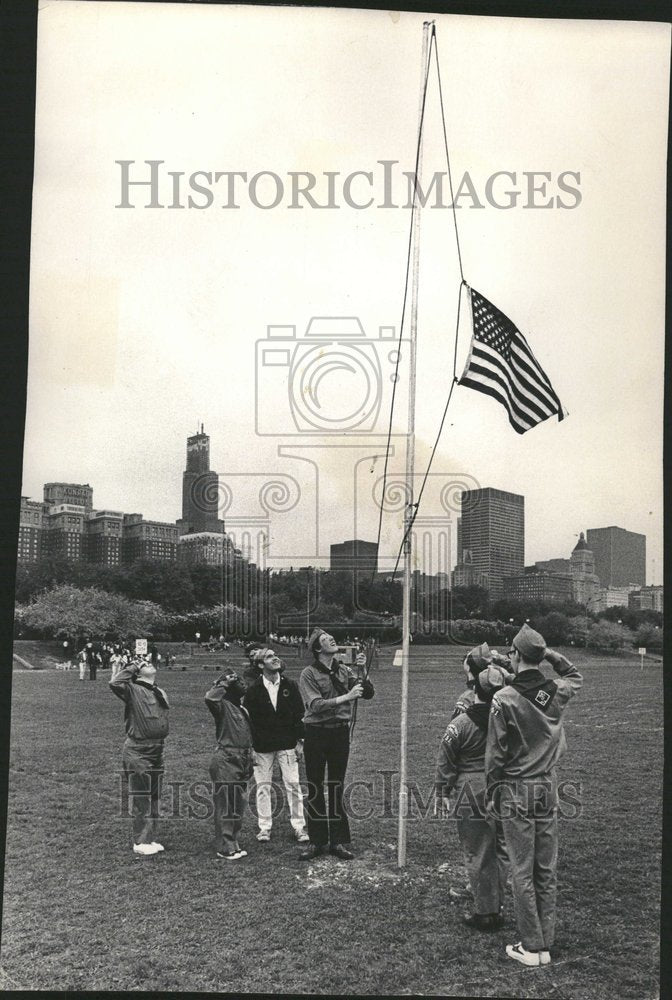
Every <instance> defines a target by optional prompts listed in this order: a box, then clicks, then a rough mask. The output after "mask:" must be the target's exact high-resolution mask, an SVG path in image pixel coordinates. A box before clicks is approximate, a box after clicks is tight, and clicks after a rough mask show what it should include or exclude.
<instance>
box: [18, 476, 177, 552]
mask: <svg viewBox="0 0 672 1000" xmlns="http://www.w3.org/2000/svg"><path fill="white" fill-rule="evenodd" d="M44 498H45V499H44V500H43V501H42V502H39V501H35V500H30V499H29V498H28V497H22V498H21V508H20V518H19V547H18V562H20V563H31V562H39V561H40V560H41V559H45V558H49V557H54V558H60V559H67V560H68V562H90V563H95V564H96V565H99V566H119V565H120V564H121V563H122V562H136V561H137V560H140V559H146V560H150V561H155V562H174V561H175V559H176V558H177V528H176V526H175V525H174V524H166V523H165V522H163V521H145V520H144V519H143V517H142V514H124V513H122V511H119V510H94V509H93V489H92V487H91V486H89V485H88V483H87V484H86V485H82V484H79V483H45V484H44Z"/></svg>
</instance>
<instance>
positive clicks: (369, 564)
mask: <svg viewBox="0 0 672 1000" xmlns="http://www.w3.org/2000/svg"><path fill="white" fill-rule="evenodd" d="M329 569H331V570H332V571H333V570H349V571H352V572H355V573H356V574H357V575H358V576H359V575H362V574H365V573H368V574H371V573H377V572H378V543H377V542H364V541H362V539H361V538H352V539H350V540H349V541H347V542H338V543H337V544H335V545H331V546H330V548H329Z"/></svg>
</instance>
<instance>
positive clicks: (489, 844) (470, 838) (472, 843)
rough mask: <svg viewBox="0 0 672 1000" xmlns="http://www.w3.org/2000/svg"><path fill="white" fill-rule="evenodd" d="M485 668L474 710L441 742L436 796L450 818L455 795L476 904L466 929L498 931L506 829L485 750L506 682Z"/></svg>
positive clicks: (475, 673) (478, 676)
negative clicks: (489, 797) (489, 805)
mask: <svg viewBox="0 0 672 1000" xmlns="http://www.w3.org/2000/svg"><path fill="white" fill-rule="evenodd" d="M467 659H470V657H467ZM480 666H481V663H480V660H478V661H477V660H476V658H473V659H472V660H471V676H472V678H473V681H474V701H473V704H471V705H469V707H468V708H467V709H466V710H465V711H464V712H462V713H460V715H458V716H457V717H454V718H453V719H452V721H451V722H450V723H449V725H448V728H447V729H446V732H445V733H444V736H443V739H442V740H441V745H440V747H439V754H438V759H437V764H436V778H435V794H436V803H437V811H438V812H439V813H440V814H441V815H443V816H447V815H448V813H449V811H450V804H449V797H450V795H451V793H452V792H453V791H455V792H456V804H455V809H454V813H455V817H456V821H457V834H458V837H459V839H460V844H461V846H462V850H463V852H464V860H465V865H466V868H467V872H468V875H469V884H470V888H471V895H472V898H473V913H472V914H471V915H470V916H467V917H464V918H463V920H464V923H465V924H466V925H467V926H468V927H473V928H474V929H476V930H480V931H494V930H497V929H498V928H499V927H501V925H502V922H503V919H502V910H503V907H504V890H505V887H506V876H507V858H506V849H505V847H504V838H503V833H502V825H501V823H500V822H499V821H498V820H497V819H496V818H495V817H494V816H493V815H492V814H491V813H488V812H486V807H485V746H486V738H487V732H488V715H489V713H490V702H491V700H492V696H493V694H494V693H495V691H496V690H498V689H499V688H501V687H502V686H503V685H504V684H505V683H506V679H505V674H504V671H503V670H501V669H500V668H498V667H495V666H493V665H490V666H488V667H486V668H485V669H484V670H481V669H480Z"/></svg>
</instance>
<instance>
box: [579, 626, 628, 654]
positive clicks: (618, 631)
mask: <svg viewBox="0 0 672 1000" xmlns="http://www.w3.org/2000/svg"><path fill="white" fill-rule="evenodd" d="M633 638H634V636H633V634H632V632H631V631H630V629H629V628H625V627H624V626H623V625H617V624H616V623H614V622H608V621H606V620H605V619H601V620H600V621H599V622H597V623H596V624H595V625H591V626H590V628H589V629H588V643H587V645H588V646H589V648H590V649H596V650H599V651H600V652H603V653H614V652H616V651H617V650H619V649H623V647H624V646H631V645H632V640H633Z"/></svg>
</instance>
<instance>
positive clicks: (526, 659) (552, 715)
mask: <svg viewBox="0 0 672 1000" xmlns="http://www.w3.org/2000/svg"><path fill="white" fill-rule="evenodd" d="M509 657H510V662H511V667H512V669H513V671H514V674H515V677H514V678H513V680H512V681H511V683H510V684H507V685H506V686H505V687H503V688H502V689H501V690H500V691H498V692H497V693H496V694H495V695H494V696H493V699H492V703H491V708H490V718H489V720H488V737H487V742H486V749H485V783H486V801H487V802H488V804H489V808H490V809H491V810H492V811H493V812H494V813H495V815H499V816H500V817H501V820H502V827H503V830H504V838H505V840H506V849H507V853H508V855H509V860H510V862H511V881H512V888H513V900H514V904H515V911H516V922H517V924H518V933H519V934H520V941H518V943H517V944H510V945H507V947H506V954H507V956H508V957H509V958H511V959H513V960H514V961H516V962H520V963H521V965H525V966H529V967H536V966H540V965H549V964H550V962H551V954H550V949H551V947H552V946H553V943H554V940H555V904H556V892H557V888H556V886H557V864H558V779H557V773H556V767H557V764H558V762H559V760H560V759H561V758H562V756H563V754H564V753H565V749H566V740H565V731H564V727H563V714H564V711H565V709H566V708H567V705H568V703H569V701H570V699H571V698H572V697H573V695H575V694H576V692H577V691H579V689H580V688H581V685H582V683H583V678H582V677H581V674H580V673H579V671H578V670H577V669H576V667H575V666H574V665H573V664H572V663H570V661H569V660H568V659H567V657H566V656H563V654H562V653H557V652H555V651H554V650H552V649H547V648H546V642H545V640H544V637H543V636H542V635H540V634H539V632H536V631H535V630H534V629H532V628H530V627H529V625H527V624H525V625H523V627H522V628H521V629H520V631H519V632H518V634H517V635H515V636H514V638H513V642H512V644H511V649H510V650H509ZM544 660H546V661H547V662H548V663H550V665H551V666H552V667H553V669H554V670H555V672H556V674H557V675H558V677H557V679H551V678H549V677H546V676H545V675H544V674H543V673H542V671H541V670H540V669H539V667H540V665H541V663H542V662H543V661H544Z"/></svg>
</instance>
